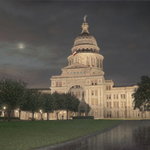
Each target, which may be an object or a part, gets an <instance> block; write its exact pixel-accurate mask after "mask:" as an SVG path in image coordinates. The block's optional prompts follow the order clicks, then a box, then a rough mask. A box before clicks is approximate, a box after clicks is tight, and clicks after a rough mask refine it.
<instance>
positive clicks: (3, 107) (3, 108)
mask: <svg viewBox="0 0 150 150" xmlns="http://www.w3.org/2000/svg"><path fill="white" fill-rule="evenodd" d="M3 109H4V121H5V110H6V106H4V107H3Z"/></svg>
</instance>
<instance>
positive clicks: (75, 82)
mask: <svg viewBox="0 0 150 150" xmlns="http://www.w3.org/2000/svg"><path fill="white" fill-rule="evenodd" d="M71 51H72V55H70V56H69V57H68V66H66V67H64V68H62V74H61V75H59V76H52V77H51V93H53V92H55V91H57V92H58V93H67V92H71V94H74V95H75V96H76V97H78V98H79V99H80V100H81V97H82V92H83V91H84V93H85V94H84V95H85V97H84V98H85V101H86V103H88V104H89V105H90V107H91V111H90V112H89V115H93V116H94V118H138V117H143V118H147V117H149V116H150V114H149V112H145V113H142V112H140V111H139V110H138V109H137V110H134V103H133V97H132V94H133V92H134V90H135V88H137V86H136V85H135V86H127V87H114V83H113V81H112V80H105V78H104V71H103V59H104V57H103V56H102V55H101V54H99V51H100V48H99V47H98V46H97V42H96V40H95V38H94V37H93V36H92V35H91V34H90V33H89V31H88V23H87V22H86V20H85V19H84V22H83V24H82V32H81V34H80V35H79V36H78V37H77V38H76V39H75V41H74V45H73V48H72V49H71Z"/></svg>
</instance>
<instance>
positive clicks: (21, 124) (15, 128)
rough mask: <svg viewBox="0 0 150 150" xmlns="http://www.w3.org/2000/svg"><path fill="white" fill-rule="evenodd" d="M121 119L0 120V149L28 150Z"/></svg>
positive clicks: (108, 125)
mask: <svg viewBox="0 0 150 150" xmlns="http://www.w3.org/2000/svg"><path fill="white" fill-rule="evenodd" d="M120 122H121V120H69V121H65V120H64V121H11V122H7V121H6V122H3V121H0V150H29V149H32V148H35V147H42V146H46V145H53V144H56V143H60V142H64V141H67V140H71V139H75V138H77V137H81V136H84V135H87V134H90V133H93V132H96V131H100V130H102V129H105V128H108V127H110V126H112V125H115V124H118V123H120Z"/></svg>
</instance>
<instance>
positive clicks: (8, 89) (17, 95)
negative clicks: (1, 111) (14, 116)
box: [0, 78, 27, 121]
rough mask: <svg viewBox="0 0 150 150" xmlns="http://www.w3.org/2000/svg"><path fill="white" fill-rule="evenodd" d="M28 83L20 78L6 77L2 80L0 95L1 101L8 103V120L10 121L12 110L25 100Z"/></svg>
mask: <svg viewBox="0 0 150 150" xmlns="http://www.w3.org/2000/svg"><path fill="white" fill-rule="evenodd" d="M26 85H27V84H26V83H24V82H23V81H21V80H19V81H17V80H13V79H6V78H3V79H1V80H0V97H1V103H3V104H5V105H6V108H7V109H6V110H7V114H8V121H10V113H11V111H12V110H14V109H16V108H18V107H19V105H20V103H21V102H22V101H23V100H24V98H23V96H24V91H25V89H26Z"/></svg>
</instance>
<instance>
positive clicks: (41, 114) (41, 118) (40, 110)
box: [40, 109, 43, 120]
mask: <svg viewBox="0 0 150 150" xmlns="http://www.w3.org/2000/svg"><path fill="white" fill-rule="evenodd" d="M40 113H41V120H43V118H42V110H41V109H40Z"/></svg>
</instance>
